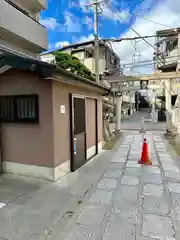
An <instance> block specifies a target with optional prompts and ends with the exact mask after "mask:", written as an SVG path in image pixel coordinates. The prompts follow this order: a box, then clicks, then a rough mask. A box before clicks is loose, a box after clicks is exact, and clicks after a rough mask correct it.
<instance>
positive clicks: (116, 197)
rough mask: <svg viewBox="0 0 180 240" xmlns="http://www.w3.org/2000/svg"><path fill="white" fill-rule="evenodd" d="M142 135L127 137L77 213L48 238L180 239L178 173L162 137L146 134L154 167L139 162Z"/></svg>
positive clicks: (74, 239) (69, 239)
mask: <svg viewBox="0 0 180 240" xmlns="http://www.w3.org/2000/svg"><path fill="white" fill-rule="evenodd" d="M143 137H144V136H143V135H140V134H136V135H128V136H127V137H126V138H125V140H124V142H123V144H122V145H121V146H120V147H119V149H118V152H117V154H116V155H115V157H114V158H113V159H112V161H111V163H110V165H109V167H108V168H107V169H106V171H105V172H104V173H103V175H102V177H101V179H100V181H99V182H98V183H97V185H96V187H95V188H94V192H93V194H92V196H91V197H90V198H89V199H88V200H87V202H86V204H85V205H84V206H83V207H82V208H81V210H80V211H79V213H78V214H77V216H75V218H72V219H71V222H70V224H69V225H68V227H66V229H63V232H62V231H61V234H60V235H59V237H58V238H53V237H52V235H50V236H49V238H47V239H48V240H49V239H50V240H51V239H53V240H55V239H59V240H60V239H61V240H64V239H65V240H72V239H73V240H86V239H89V240H118V239H119V240H123V239H126V240H135V239H136V240H142V239H145V240H150V239H160V240H175V239H177V240H178V239H180V171H179V169H178V166H177V165H176V162H175V160H174V159H173V157H172V156H170V154H169V153H168V152H167V150H166V146H165V141H164V139H163V137H161V136H160V135H156V136H155V135H147V136H145V137H146V138H147V141H148V143H149V152H150V157H151V160H152V162H153V166H141V165H138V164H137V161H138V160H139V158H140V149H141V146H142V140H143ZM87 174H88V173H87ZM52 233H53V229H52Z"/></svg>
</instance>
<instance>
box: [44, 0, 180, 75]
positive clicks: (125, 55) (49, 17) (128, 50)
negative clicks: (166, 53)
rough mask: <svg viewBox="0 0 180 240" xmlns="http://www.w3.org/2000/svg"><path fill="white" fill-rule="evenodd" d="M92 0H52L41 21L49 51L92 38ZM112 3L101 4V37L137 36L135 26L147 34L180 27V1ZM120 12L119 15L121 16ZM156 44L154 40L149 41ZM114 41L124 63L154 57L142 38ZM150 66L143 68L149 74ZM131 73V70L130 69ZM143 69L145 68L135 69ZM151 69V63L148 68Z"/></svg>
mask: <svg viewBox="0 0 180 240" xmlns="http://www.w3.org/2000/svg"><path fill="white" fill-rule="evenodd" d="M92 1H93V0H49V2H48V3H49V4H48V9H47V10H45V11H43V12H42V13H41V21H40V22H41V23H42V24H43V25H44V26H45V27H46V28H47V29H48V38H49V51H52V50H55V49H58V48H61V47H62V46H64V45H67V44H70V43H75V42H81V41H87V40H91V39H92V38H93V11H92V8H89V9H88V10H87V8H86V5H87V4H88V3H90V2H92ZM111 4H112V5H111V6H109V5H107V4H106V5H101V9H102V13H101V14H100V17H99V23H100V24H99V36H100V37H101V38H118V37H135V36H137V35H136V34H135V33H134V32H133V31H132V27H133V28H134V29H135V30H136V31H137V32H138V33H140V34H141V35H142V36H144V35H154V34H155V33H156V31H157V30H160V29H166V28H172V27H180V14H179V12H180V0H111ZM117 14H118V15H119V16H120V17H118V16H117ZM148 41H149V42H150V44H151V45H154V43H155V42H154V41H155V38H154V39H149V40H148ZM134 44H135V43H134V42H128V41H123V42H121V43H112V45H111V46H112V47H113V49H114V51H115V52H116V53H117V54H118V55H119V56H120V58H121V62H124V63H129V62H131V61H132V55H133V54H134V53H135V50H134V49H136V53H135V58H136V61H143V60H152V57H153V52H154V49H153V48H152V47H150V45H148V44H147V43H145V42H143V40H141V41H139V42H138V43H136V44H135V45H134ZM147 68H148V66H146V67H144V68H143V72H146V73H147V70H148V69H147ZM130 70H131V72H132V69H130ZM134 70H136V72H138V73H139V72H142V69H135V68H134V69H133V71H134ZM149 70H150V71H152V66H150V67H149Z"/></svg>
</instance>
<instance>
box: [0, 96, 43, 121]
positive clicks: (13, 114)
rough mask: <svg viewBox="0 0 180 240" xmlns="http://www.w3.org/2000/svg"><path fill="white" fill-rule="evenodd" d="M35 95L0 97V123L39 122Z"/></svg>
mask: <svg viewBox="0 0 180 240" xmlns="http://www.w3.org/2000/svg"><path fill="white" fill-rule="evenodd" d="M38 115H39V114H38V96H37V95H12V96H7V95H5V96H0V121H1V122H27V123H28V122H34V123H37V122H38V121H39V116H38Z"/></svg>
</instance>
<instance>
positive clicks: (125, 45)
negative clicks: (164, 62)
mask: <svg viewBox="0 0 180 240" xmlns="http://www.w3.org/2000/svg"><path fill="white" fill-rule="evenodd" d="M151 1H152V0H151ZM146 2H147V1H146ZM179 12H180V1H177V0H165V1H164V2H163V3H162V2H161V3H159V4H157V5H156V6H155V8H154V9H152V11H150V12H149V14H147V15H146V16H145V17H147V18H148V19H149V20H152V21H156V22H159V23H162V24H164V25H167V26H169V27H172V28H173V27H179V26H180V15H179ZM138 16H139V14H138ZM132 27H133V28H134V29H135V30H136V31H137V32H138V33H139V34H140V35H141V36H145V35H154V34H155V33H156V31H157V30H160V29H165V27H162V26H160V25H157V24H154V23H152V22H148V21H147V20H145V19H143V17H137V19H136V21H135V23H134V24H133V26H132ZM136 36H137V35H136V34H135V33H134V32H133V31H132V30H131V29H129V30H128V31H127V32H126V33H125V34H124V35H123V36H121V37H136ZM147 41H148V42H149V43H150V44H152V45H153V46H154V43H155V38H153V39H147ZM112 46H113V48H114V50H115V51H116V52H117V54H118V55H119V56H120V58H121V62H122V63H131V62H132V55H133V53H134V51H133V48H132V42H130V41H122V42H120V43H113V44H112ZM136 48H137V52H139V53H140V56H136V60H137V61H143V60H152V59H153V52H154V51H155V49H153V47H150V46H149V45H148V44H147V43H145V42H144V41H142V40H141V41H139V42H138V43H137V44H136ZM126 70H127V69H126ZM130 71H131V69H130ZM134 71H136V72H143V73H144V72H145V71H147V73H148V72H151V71H153V65H151V66H144V67H142V66H141V67H139V68H136V69H134Z"/></svg>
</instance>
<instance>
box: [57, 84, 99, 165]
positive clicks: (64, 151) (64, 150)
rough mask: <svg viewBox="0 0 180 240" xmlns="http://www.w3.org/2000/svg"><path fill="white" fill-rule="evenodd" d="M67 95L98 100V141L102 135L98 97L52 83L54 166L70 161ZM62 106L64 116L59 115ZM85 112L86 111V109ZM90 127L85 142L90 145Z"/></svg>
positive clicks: (73, 87)
mask: <svg viewBox="0 0 180 240" xmlns="http://www.w3.org/2000/svg"><path fill="white" fill-rule="evenodd" d="M69 93H73V94H78V95H83V96H85V97H89V96H90V97H94V98H99V99H98V141H99V142H100V141H102V140H103V135H102V100H101V99H100V95H99V94H97V93H94V92H93V91H90V90H87V89H84V88H80V87H75V86H72V85H68V84H65V83H61V82H57V81H54V82H53V119H54V161H55V166H57V165H60V164H62V163H64V162H66V161H68V160H70V139H69V136H70V128H69V126H70V121H69ZM61 105H64V106H65V109H66V113H65V114H61V113H60V106H61ZM86 111H88V109H87V108H86ZM90 131H92V129H91V127H89V128H88V127H87V133H88V134H87V142H88V144H91V140H90V139H91V138H92V136H91V135H89V132H90Z"/></svg>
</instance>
